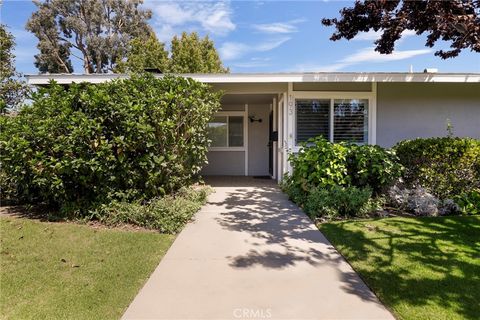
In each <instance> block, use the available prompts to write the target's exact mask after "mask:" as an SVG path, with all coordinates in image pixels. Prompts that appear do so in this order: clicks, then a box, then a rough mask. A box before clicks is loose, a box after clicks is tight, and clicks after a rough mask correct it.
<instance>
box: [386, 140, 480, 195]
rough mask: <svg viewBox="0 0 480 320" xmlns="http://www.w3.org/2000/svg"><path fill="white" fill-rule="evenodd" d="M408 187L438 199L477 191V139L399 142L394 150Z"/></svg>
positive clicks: (479, 159)
mask: <svg viewBox="0 0 480 320" xmlns="http://www.w3.org/2000/svg"><path fill="white" fill-rule="evenodd" d="M394 149H395V151H396V154H397V155H398V157H399V160H400V163H401V164H402V165H403V166H404V167H405V168H406V171H405V173H404V175H403V178H404V181H405V183H406V185H407V186H408V187H410V188H411V187H415V186H421V187H423V188H426V189H427V190H429V191H430V192H432V193H433V194H434V195H435V196H437V197H439V198H440V199H446V198H453V197H455V196H458V195H461V194H464V193H468V192H470V191H471V190H473V189H475V188H477V189H478V188H480V140H475V139H470V138H453V137H441V138H427V139H414V140H405V141H401V142H399V143H398V144H397V145H395V147H394Z"/></svg>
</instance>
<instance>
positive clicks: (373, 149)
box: [347, 145, 403, 194]
mask: <svg viewBox="0 0 480 320" xmlns="http://www.w3.org/2000/svg"><path fill="white" fill-rule="evenodd" d="M348 148H349V151H348V155H347V172H348V176H349V178H350V181H351V184H352V185H354V186H357V187H366V186H369V187H370V188H372V189H373V191H374V193H376V194H378V193H380V192H381V191H383V190H384V188H385V187H388V186H389V185H391V184H392V182H393V181H395V180H397V179H398V178H399V177H400V176H401V174H402V171H403V167H402V165H401V164H400V163H399V162H398V157H397V156H396V155H395V152H394V151H392V150H386V149H384V148H382V147H380V146H377V145H350V146H349V147H348Z"/></svg>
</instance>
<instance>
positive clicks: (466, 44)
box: [322, 0, 480, 59]
mask: <svg viewBox="0 0 480 320" xmlns="http://www.w3.org/2000/svg"><path fill="white" fill-rule="evenodd" d="M340 15H341V18H340V19H336V18H333V19H323V20H322V23H323V24H324V25H326V26H332V25H333V26H335V28H336V31H335V32H334V33H333V35H332V37H331V38H330V40H333V41H336V40H340V39H342V38H345V39H348V40H350V39H352V38H354V37H355V36H356V35H357V34H358V33H359V32H367V31H370V30H374V31H380V32H381V37H380V38H379V39H378V40H376V41H375V44H376V48H375V50H376V51H378V52H380V53H386V54H388V53H392V52H393V50H394V47H395V42H396V41H398V40H399V39H400V37H401V35H402V32H403V31H405V30H413V31H415V32H416V33H417V34H418V35H420V34H423V33H426V34H427V41H426V44H425V45H426V46H428V47H433V46H434V44H435V43H436V42H437V41H438V40H443V41H447V42H450V48H451V50H447V51H444V50H438V51H436V52H435V55H436V56H440V57H441V58H443V59H447V58H451V57H456V56H458V54H459V53H460V52H461V51H462V50H465V49H470V50H471V51H475V52H480V0H452V1H438V0H403V1H400V0H366V1H356V2H355V4H354V6H353V7H347V8H344V9H342V10H341V11H340Z"/></svg>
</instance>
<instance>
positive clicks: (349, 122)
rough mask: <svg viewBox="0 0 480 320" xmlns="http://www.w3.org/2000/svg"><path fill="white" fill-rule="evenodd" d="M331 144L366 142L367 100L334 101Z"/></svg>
mask: <svg viewBox="0 0 480 320" xmlns="http://www.w3.org/2000/svg"><path fill="white" fill-rule="evenodd" d="M333 108H334V111H333V114H334V116H333V119H334V121H333V128H334V129H333V142H340V141H348V142H353V143H367V142H368V100H356V99H350V100H335V101H334V103H333Z"/></svg>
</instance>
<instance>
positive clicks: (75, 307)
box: [0, 216, 174, 319]
mask: <svg viewBox="0 0 480 320" xmlns="http://www.w3.org/2000/svg"><path fill="white" fill-rule="evenodd" d="M0 231H1V235H2V242H1V249H0V255H1V259H0V286H1V294H0V318H2V319H119V318H120V317H121V315H122V314H123V312H124V311H125V310H126V308H127V306H128V305H129V303H130V302H131V301H132V299H133V298H134V297H135V295H136V294H137V293H138V291H139V290H140V288H141V287H142V286H143V284H144V283H145V281H146V280H147V278H148V276H149V275H150V273H151V272H152V271H153V270H154V268H155V266H156V265H157V264H158V263H159V261H160V259H161V258H162V257H163V255H164V254H165V252H166V251H167V249H168V248H169V246H170V245H171V243H172V242H173V240H174V236H172V235H164V234H159V233H157V232H146V231H142V232H139V231H125V230H112V229H105V228H99V229H95V228H92V227H90V226H86V225H79V224H74V223H52V222H41V221H38V220H31V219H23V218H12V217H5V216H2V217H0Z"/></svg>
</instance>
